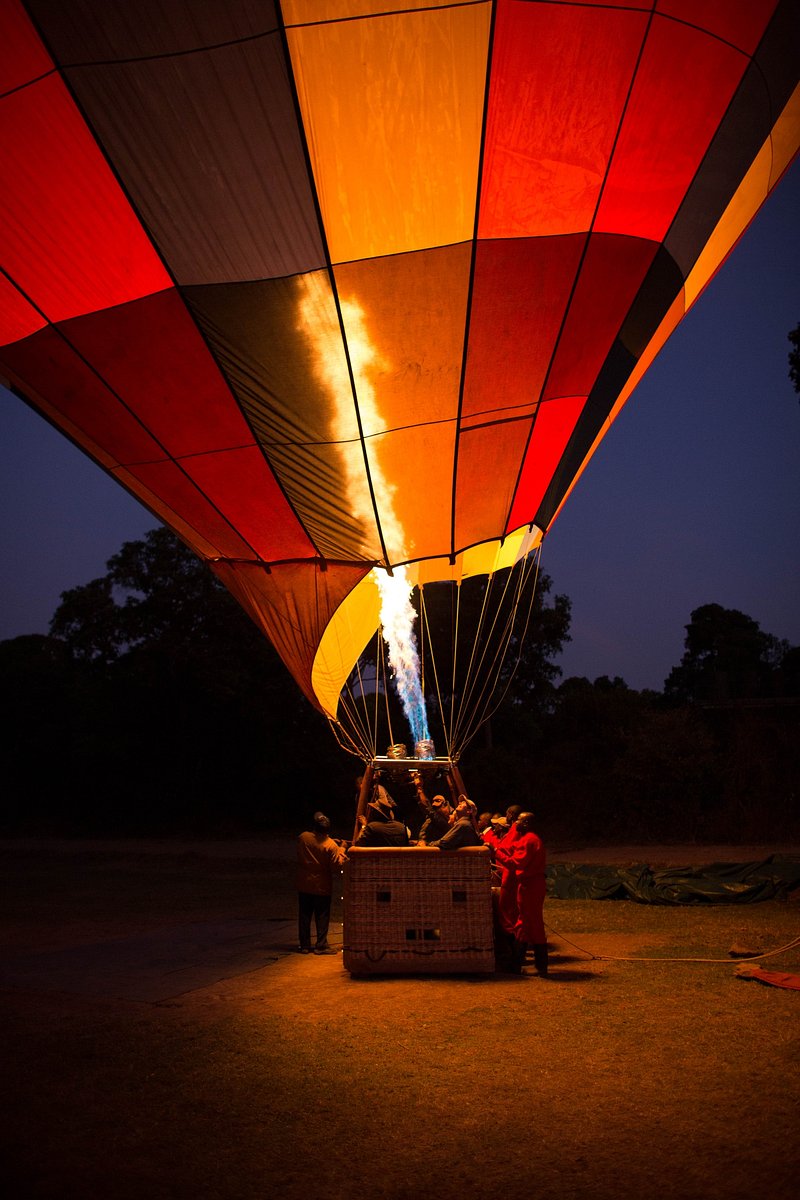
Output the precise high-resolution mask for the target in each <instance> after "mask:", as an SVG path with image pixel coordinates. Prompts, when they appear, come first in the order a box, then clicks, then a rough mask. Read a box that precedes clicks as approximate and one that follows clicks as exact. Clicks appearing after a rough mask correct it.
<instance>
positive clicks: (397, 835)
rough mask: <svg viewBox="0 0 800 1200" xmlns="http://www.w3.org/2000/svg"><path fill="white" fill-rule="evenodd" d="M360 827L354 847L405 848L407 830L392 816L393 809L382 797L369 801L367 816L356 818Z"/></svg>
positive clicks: (407, 837)
mask: <svg viewBox="0 0 800 1200" xmlns="http://www.w3.org/2000/svg"><path fill="white" fill-rule="evenodd" d="M358 823H359V825H360V826H361V829H360V831H359V834H358V837H357V838H356V840H355V842H354V843H353V845H354V846H407V845H408V844H409V836H408V830H407V829H406V827H405V825H404V824H403V822H402V821H398V820H397V819H396V817H395V815H394V808H393V807H392V806H391V805H390V804H389V803H388V802H387V801H386V800H384V799H383V798H382V797H380V796H378V797H376V798H375V799H373V800H370V802H369V804H368V805H367V815H366V816H365V817H364V816H361V817H359V818H358Z"/></svg>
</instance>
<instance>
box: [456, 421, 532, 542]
mask: <svg viewBox="0 0 800 1200" xmlns="http://www.w3.org/2000/svg"><path fill="white" fill-rule="evenodd" d="M532 416H533V406H531V407H530V408H529V409H528V410H527V411H523V412H521V413H520V412H515V413H514V414H513V415H512V416H511V417H510V418H509V419H508V420H506V421H499V422H496V423H494V424H485V425H474V426H466V427H465V428H462V430H461V436H460V438H459V442H458V464H457V474H456V500H457V502H456V521H455V549H456V551H457V552H458V551H460V550H463V549H465V548H466V547H467V546H473V545H476V544H477V543H479V542H483V541H489V540H490V539H491V538H495V537H497V534H498V530H500V531H502V530H503V528H504V524H505V520H506V516H507V514H508V512H509V510H510V509H511V505H512V502H513V499H514V487H515V485H516V482H517V475H518V473H519V467H520V463H521V462H522V458H523V455H524V453H525V444H526V442H527V440H528V434H529V432H530V428H531V419H532Z"/></svg>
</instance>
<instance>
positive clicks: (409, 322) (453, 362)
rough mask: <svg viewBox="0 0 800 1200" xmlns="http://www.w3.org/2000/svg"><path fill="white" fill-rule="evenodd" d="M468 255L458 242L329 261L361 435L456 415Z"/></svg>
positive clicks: (468, 268)
mask: <svg viewBox="0 0 800 1200" xmlns="http://www.w3.org/2000/svg"><path fill="white" fill-rule="evenodd" d="M470 260H471V250H470V246H469V245H459V246H447V247H444V248H442V249H435V250H425V251H420V252H417V253H416V254H402V255H393V256H390V257H388V258H381V259H379V260H373V261H370V262H363V263H348V264H345V265H343V266H338V267H336V268H335V272H334V274H335V279H336V287H337V291H338V294H339V301H340V304H341V306H342V312H343V316H344V325H345V335H346V337H347V341H348V345H349V346H350V353H351V358H352V360H353V364H354V367H355V368H356V375H357V389H358V392H359V402H360V408H361V420H362V426H363V431H364V434H365V436H367V437H369V436H370V435H372V434H373V433H381V432H383V431H384V430H386V429H392V428H395V427H397V426H404V425H413V424H417V423H420V422H424V423H427V424H433V423H435V422H437V421H452V420H454V419H455V417H456V416H457V414H458V391H459V387H460V383H461V355H462V352H463V348H464V329H465V325H466V319H467V295H468V291H469V273H470ZM361 364H363V367H362V366H361ZM362 392H365V393H366V395H365V396H362V394H361V393H362ZM370 392H371V393H372V396H371V399H370V396H369V393H370ZM423 468H424V464H423Z"/></svg>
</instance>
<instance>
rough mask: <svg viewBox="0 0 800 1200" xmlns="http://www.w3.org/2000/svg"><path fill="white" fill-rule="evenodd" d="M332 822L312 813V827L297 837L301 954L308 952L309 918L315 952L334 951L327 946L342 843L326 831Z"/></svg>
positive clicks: (343, 852) (340, 862)
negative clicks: (335, 879) (335, 873)
mask: <svg viewBox="0 0 800 1200" xmlns="http://www.w3.org/2000/svg"><path fill="white" fill-rule="evenodd" d="M330 827H331V823H330V821H329V820H328V818H327V817H326V816H325V814H324V813H321V812H315V813H314V818H313V822H312V828H311V829H310V830H306V832H305V833H301V834H300V837H299V838H298V839H297V900H298V909H299V916H298V934H299V941H300V947H299V949H300V953H301V954H310V953H311V920H312V918H313V920H314V925H315V929H316V935H317V937H316V944H315V946H314V953H315V954H335V953H336V951H335V950H333V949H332V948H331V947H330V946H329V945H328V926H329V925H330V920H331V894H332V892H333V872H334V871H338V870H339V868H340V867H341V865H342V863H343V862H344V860H345V857H346V855H345V850H344V847H343V846H342V844H341V843H340V842H338V841H334V840H333V838H332V837H331V836H330V834H329V832H328V831H329V830H330Z"/></svg>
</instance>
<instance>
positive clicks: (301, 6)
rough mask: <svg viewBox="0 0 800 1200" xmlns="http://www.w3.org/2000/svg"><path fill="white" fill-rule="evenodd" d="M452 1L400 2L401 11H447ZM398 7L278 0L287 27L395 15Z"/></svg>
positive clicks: (362, 0) (384, 1) (364, 0)
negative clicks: (429, 9) (383, 14)
mask: <svg viewBox="0 0 800 1200" xmlns="http://www.w3.org/2000/svg"><path fill="white" fill-rule="evenodd" d="M452 3H453V0H403V5H402V8H403V11H404V12H411V11H413V10H414V9H418V8H449V7H450V6H451V5H452ZM399 7H400V5H398V4H397V3H392V0H281V11H282V13H283V19H284V21H285V22H286V24H287V25H302V24H304V23H306V22H308V23H309V24H311V23H314V22H316V21H346V20H348V19H349V18H350V17H372V16H377V15H379V14H380V13H393V12H397V9H398V8H399Z"/></svg>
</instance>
